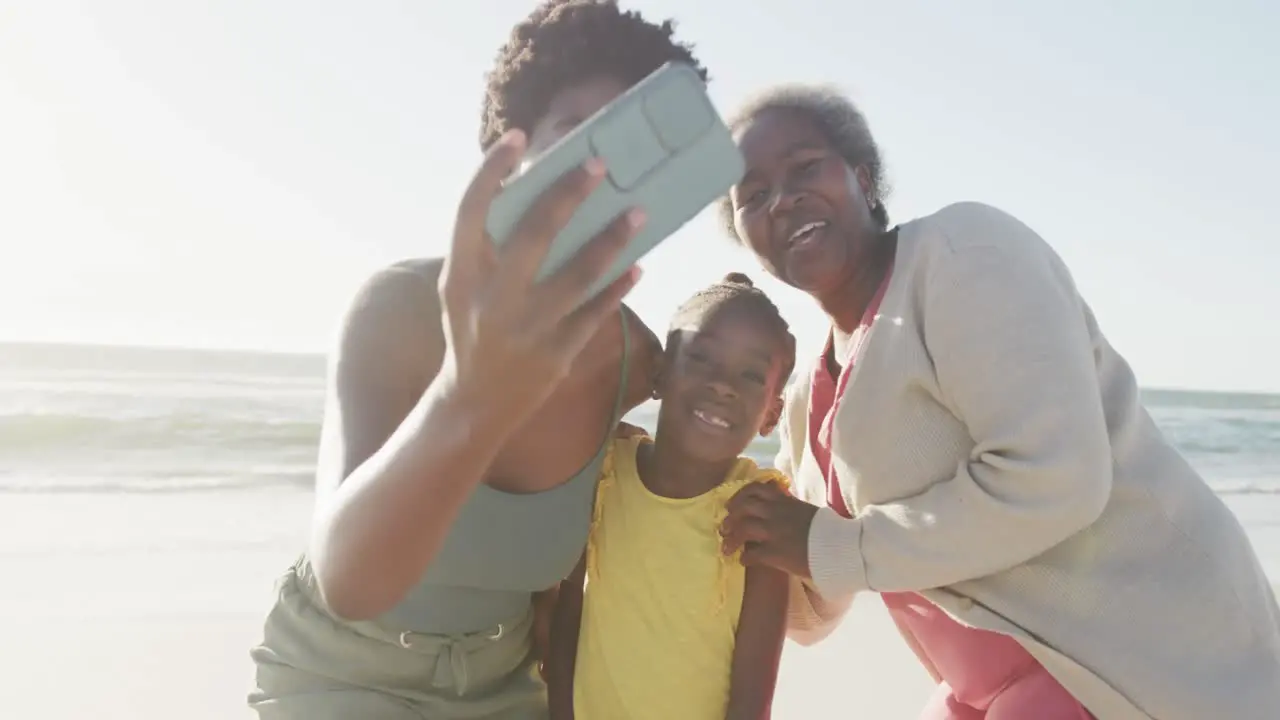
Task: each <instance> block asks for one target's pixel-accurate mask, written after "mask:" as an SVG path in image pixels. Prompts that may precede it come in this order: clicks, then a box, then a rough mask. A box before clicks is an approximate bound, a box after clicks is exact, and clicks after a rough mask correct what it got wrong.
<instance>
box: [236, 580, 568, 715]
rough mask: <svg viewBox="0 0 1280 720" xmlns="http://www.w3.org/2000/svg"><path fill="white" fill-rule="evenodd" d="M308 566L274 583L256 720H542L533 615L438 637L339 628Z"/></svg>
mask: <svg viewBox="0 0 1280 720" xmlns="http://www.w3.org/2000/svg"><path fill="white" fill-rule="evenodd" d="M318 598H319V593H318V592H317V591H316V588H315V582H314V578H313V577H312V575H311V571H310V565H309V563H307V562H306V561H305V560H303V561H300V562H299V563H298V564H297V565H295V566H294V567H293V568H291V569H290V571H289V572H288V573H287V574H286V575H285V576H284V577H283V578H281V580H280V581H279V583H278V587H277V596H276V603H275V606H274V607H273V608H272V610H271V613H270V614H269V615H268V616H267V621H266V625H265V628H264V633H263V640H262V643H261V644H260V645H258V646H257V647H255V648H253V650H252V651H251V652H250V655H251V657H252V658H253V662H254V664H255V665H256V666H257V676H256V677H257V682H256V687H255V688H254V690H253V691H252V692H251V693H250V694H249V706H250V707H252V708H253V709H254V710H255V711H257V713H258V717H259V718H261V720H303V718H307V719H309V720H357V719H359V720H424V719H425V720H436V719H437V718H439V719H440V720H454V719H455V718H459V719H461V718H468V719H472V718H474V719H477V720H545V718H546V717H547V704H546V703H547V701H546V687H545V685H544V684H543V682H542V680H541V679H540V678H539V677H538V675H537V672H536V671H535V665H534V659H533V653H532V629H533V611H532V608H530V611H529V613H528V614H527V615H525V616H524V617H520V618H514V619H513V621H512V622H511V623H503V624H502V625H500V626H497V627H495V628H494V629H493V630H492V631H488V632H481V633H475V634H471V635H459V636H441V635H423V634H420V633H412V632H403V633H402V632H397V631H395V630H394V629H388V628H384V627H382V626H380V625H379V624H377V623H374V622H346V621H342V620H338V619H336V618H335V617H333V616H332V615H330V614H329V613H328V612H327V611H325V610H324V609H323V605H322V604H321V602H320V601H319V599H318Z"/></svg>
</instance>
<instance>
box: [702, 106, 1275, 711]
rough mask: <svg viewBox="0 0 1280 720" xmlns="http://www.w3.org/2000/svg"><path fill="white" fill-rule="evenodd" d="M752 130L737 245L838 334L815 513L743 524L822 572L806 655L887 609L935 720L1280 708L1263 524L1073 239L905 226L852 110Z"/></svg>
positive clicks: (818, 384)
mask: <svg viewBox="0 0 1280 720" xmlns="http://www.w3.org/2000/svg"><path fill="white" fill-rule="evenodd" d="M733 128H734V130H735V133H736V137H737V140H738V143H739V147H740V148H741V149H742V151H743V154H744V155H745V156H746V160H747V168H748V169H747V172H746V174H745V176H744V177H743V179H742V181H741V182H740V183H738V185H736V186H735V187H734V188H733V190H732V193H731V195H730V197H729V199H728V200H727V201H726V203H725V205H724V207H723V210H724V213H723V215H724V219H725V222H726V226H727V228H728V229H729V231H730V232H731V233H732V234H733V235H734V237H736V238H738V239H740V241H741V242H743V243H744V244H745V245H746V246H748V247H749V248H750V249H751V250H752V252H754V253H755V255H756V257H757V259H758V260H759V261H760V264H761V265H762V266H764V268H765V269H766V270H768V271H769V272H770V273H772V274H773V275H774V276H776V277H777V278H779V279H780V280H782V281H783V282H786V283H788V284H790V285H791V286H793V287H796V288H799V289H800V290H802V291H804V292H805V293H807V294H808V295H810V296H811V297H812V298H813V300H814V302H815V304H816V306H817V308H818V309H821V311H822V312H823V313H825V314H826V315H827V317H828V319H829V320H830V323H831V333H830V337H829V339H828V342H827V345H826V348H825V349H824V350H823V352H822V353H821V354H819V355H818V356H817V357H815V358H814V360H813V362H812V364H811V365H810V367H809V368H808V369H802V370H801V372H800V374H799V379H798V381H797V382H796V383H795V384H794V385H793V387H792V389H791V392H790V394H789V396H788V399H787V409H786V412H785V414H784V419H783V421H782V423H781V428H782V449H781V453H780V455H779V459H778V465H779V467H780V468H781V469H783V470H784V471H785V472H787V473H789V474H792V475H794V485H795V486H796V488H797V492H798V493H799V494H800V496H801V498H800V499H797V498H794V497H791V496H789V495H787V494H785V493H783V492H781V491H778V490H777V489H776V488H772V487H769V486H759V487H756V486H752V487H749V488H747V489H744V490H742V491H741V492H740V493H739V494H738V495H737V496H735V498H734V500H733V501H732V503H731V507H730V514H729V517H728V518H727V519H726V521H725V523H724V526H723V528H722V530H723V533H724V534H725V536H726V540H725V545H726V549H727V550H730V551H731V550H733V549H735V548H738V547H742V546H744V545H745V553H744V555H743V558H744V562H747V563H749V564H751V563H759V564H765V565H772V566H774V567H778V568H781V569H784V570H786V571H787V572H789V573H791V574H792V575H795V576H798V577H799V578H801V580H802V588H803V592H802V593H796V594H795V595H794V596H793V604H792V619H791V625H792V628H793V636H794V637H796V638H797V639H799V640H801V641H804V642H814V641H816V640H818V639H820V638H821V637H822V636H824V635H825V634H826V633H828V632H829V631H830V629H831V627H832V626H833V624H834V623H835V622H837V621H838V619H839V617H840V615H841V614H842V613H843V611H844V610H845V609H846V608H847V607H848V603H849V602H850V600H851V599H852V597H853V596H854V595H855V594H857V593H859V592H867V591H874V592H877V593H879V594H880V596H881V598H882V599H883V602H884V603H885V605H886V606H887V608H888V610H889V612H890V615H891V616H892V617H893V618H894V620H895V621H896V622H897V624H898V627H899V629H900V630H901V631H902V634H903V636H904V638H905V640H906V641H907V643H908V644H909V645H910V646H911V647H912V649H913V650H914V651H915V652H916V654H917V655H918V657H919V658H920V661H921V662H922V664H923V665H924V667H925V668H926V670H927V671H928V672H929V673H930V674H931V675H932V676H933V678H934V679H935V680H936V681H937V683H938V688H937V692H936V694H935V696H934V698H933V700H932V702H931V703H930V705H929V707H928V708H927V709H926V710H925V711H924V714H923V715H922V716H921V717H922V718H926V719H937V720H942V719H944V718H951V719H954V720H961V719H966V718H986V719H987V720H1023V719H1026V718H1036V719H1037V720H1059V719H1067V718H1070V719H1072V720H1084V719H1085V718H1088V717H1090V716H1091V715H1090V714H1092V717H1096V718H1099V719H1100V720H1112V719H1113V718H1114V719H1128V718H1152V719H1155V718H1158V719H1159V720H1203V719H1205V718H1216V717H1221V718H1235V719H1237V720H1246V719H1248V720H1263V719H1264V718H1275V717H1277V716H1280V610H1278V609H1277V606H1276V599H1275V596H1274V594H1273V590H1272V588H1271V585H1270V584H1269V583H1268V580H1267V578H1266V577H1265V575H1264V574H1263V571H1262V568H1261V566H1260V564H1259V562H1258V559H1257V557H1256V556H1255V554H1254V552H1253V549H1252V548H1251V547H1250V544H1249V541H1248V539H1247V538H1246V536H1245V533H1244V530H1243V529H1242V528H1241V526H1240V524H1239V523H1238V522H1237V521H1236V518H1235V517H1234V516H1233V515H1232V513H1231V511H1230V510H1229V509H1228V508H1227V507H1226V505H1225V504H1224V503H1223V502H1222V501H1221V500H1220V499H1219V498H1218V497H1217V496H1216V495H1214V493H1213V492H1212V491H1211V490H1210V489H1209V487H1208V486H1207V485H1206V484H1205V482H1204V481H1203V480H1202V479H1201V478H1200V476H1199V475H1198V474H1197V473H1196V471H1195V470H1193V469H1192V468H1191V466H1190V465H1189V464H1188V463H1187V462H1186V461H1185V460H1184V459H1183V458H1182V457H1181V456H1180V455H1179V454H1178V452H1177V451H1176V450H1175V449H1174V448H1173V447H1172V446H1171V445H1170V443H1169V442H1168V441H1167V440H1166V439H1165V437H1164V436H1163V435H1162V434H1161V433H1160V431H1159V430H1158V429H1157V427H1156V426H1155V424H1154V423H1153V422H1152V420H1151V418H1150V417H1149V416H1148V414H1147V412H1146V411H1145V409H1144V408H1143V407H1142V405H1141V400H1140V395H1139V392H1138V384H1137V381H1136V380H1135V378H1134V376H1133V373H1132V372H1131V371H1130V369H1129V366H1128V365H1127V364H1126V363H1125V361H1124V359H1123V358H1122V357H1121V356H1120V355H1119V354H1118V353H1117V352H1116V351H1115V350H1114V349H1112V347H1111V346H1110V345H1109V344H1108V343H1107V340H1106V338H1105V337H1104V336H1103V334H1102V332H1101V330H1100V329H1099V326H1098V323H1097V322H1096V320H1095V319H1094V316H1093V313H1092V312H1091V311H1090V309H1089V307H1088V305H1087V304H1086V303H1085V302H1084V300H1083V299H1082V298H1081V297H1080V295H1079V293H1078V292H1077V290H1076V287H1075V285H1074V283H1073V281H1072V278H1071V275H1070V273H1069V272H1068V271H1067V268H1066V266H1065V265H1064V264H1063V262H1062V261H1061V260H1060V259H1059V258H1058V256H1057V255H1056V254H1055V253H1054V252H1053V250H1052V249H1051V248H1050V247H1049V246H1048V244H1046V243H1045V242H1044V240H1042V239H1041V238H1040V237H1039V236H1038V235H1036V233H1035V232H1034V231H1033V230H1031V229H1030V228H1029V227H1027V226H1026V225H1024V224H1022V223H1021V222H1019V221H1018V220H1016V219H1015V218H1013V217H1010V216H1009V215H1007V214H1005V213H1003V212H1001V211H999V210H996V209H994V208H992V207H989V206H985V205H980V204H977V203H962V204H957V205H952V206H949V207H947V208H944V209H943V210H941V211H939V212H937V213H935V214H933V215H930V216H927V217H923V218H919V219H916V220H912V221H910V222H907V223H905V224H903V225H900V226H897V227H891V226H890V224H889V220H888V214H887V212H886V211H885V205H884V193H883V189H884V188H883V183H882V177H883V172H884V171H883V165H882V162H881V158H880V153H879V149H878V148H877V146H876V143H875V141H874V139H873V138H872V136H871V134H870V132H869V131H868V129H867V124H866V121H865V119H864V118H863V116H862V115H861V113H860V112H858V110H857V109H856V108H855V107H854V106H853V105H852V104H850V103H849V102H848V101H847V100H845V99H844V98H843V97H841V96H839V95H838V94H834V93H831V92H828V91H825V90H822V89H815V88H807V87H800V88H784V89H780V90H776V91H774V92H771V93H769V94H767V95H765V96H763V97H762V98H761V99H760V100H759V101H757V102H756V103H754V104H752V105H750V106H748V107H747V108H746V109H745V110H744V111H743V112H742V113H741V115H740V116H739V117H738V119H737V120H736V121H735V122H734V123H733ZM811 503H813V504H811ZM854 715H855V713H854V711H853V710H852V709H851V710H850V711H849V713H848V715H847V716H848V717H853V716H854Z"/></svg>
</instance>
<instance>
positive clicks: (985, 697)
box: [809, 274, 1087, 717]
mask: <svg viewBox="0 0 1280 720" xmlns="http://www.w3.org/2000/svg"><path fill="white" fill-rule="evenodd" d="M888 286H889V274H886V276H885V279H884V281H883V282H882V283H881V284H880V289H879V290H878V291H877V292H876V295H875V297H874V298H873V299H872V301H871V303H870V304H869V305H868V306H867V310H866V312H865V313H864V314H863V316H862V320H861V322H860V323H859V326H858V329H857V331H856V335H857V339H856V341H855V343H854V346H853V348H852V349H851V351H850V353H849V357H848V358H846V359H845V362H844V366H843V368H842V370H841V372H840V376H839V377H838V378H836V377H832V375H831V372H830V370H829V367H828V364H827V358H828V357H829V355H830V353H831V351H832V350H831V348H832V344H831V341H830V339H828V341H827V346H826V348H825V349H824V350H823V353H822V357H821V358H820V359H819V362H818V363H817V366H816V367H815V368H814V373H813V384H812V392H811V394H810V397H809V447H810V451H811V452H812V453H813V456H814V458H815V459H816V460H817V461H818V465H819V467H820V468H821V469H822V474H823V477H824V478H825V479H826V484H827V504H828V505H829V506H830V507H831V509H832V510H835V511H836V512H837V513H839V514H840V515H842V516H844V517H852V513H850V511H849V508H848V506H847V505H846V503H845V501H844V494H843V493H842V492H841V490H840V480H839V478H838V477H836V472H835V468H834V467H833V466H832V464H831V429H832V428H831V426H832V423H833V422H834V418H835V415H836V410H837V408H838V407H839V404H840V402H839V401H840V398H841V396H843V395H844V391H845V386H846V385H847V384H848V381H849V371H850V369H851V368H852V367H853V364H854V361H855V360H856V358H857V356H858V350H859V349H860V348H861V346H862V343H863V342H864V341H865V338H866V336H867V332H868V330H869V329H870V327H871V322H872V320H873V319H874V318H875V316H876V313H877V312H878V311H879V309H880V302H881V301H882V300H883V299H884V294H885V290H886V289H887V288H888ZM880 596H881V598H882V599H883V600H884V604H885V605H886V606H887V607H888V609H889V613H890V614H891V615H892V616H893V618H894V620H895V621H896V622H897V624H898V626H899V628H901V629H902V631H903V632H905V633H909V634H910V635H911V636H912V639H913V640H914V641H915V643H916V644H917V645H918V646H919V649H920V652H922V653H923V654H924V655H925V656H926V657H927V659H928V662H929V663H931V664H932V665H933V666H934V669H935V670H936V671H937V673H938V674H939V675H940V676H941V677H942V680H943V682H945V683H946V684H947V685H949V686H950V688H951V693H952V695H953V696H954V699H955V700H958V701H960V702H961V703H964V704H965V705H967V706H969V707H972V708H978V709H986V708H988V707H989V706H990V705H991V702H992V700H994V699H995V698H996V696H998V695H999V694H1000V693H1001V692H1003V691H1004V690H1005V689H1006V688H1008V687H1009V686H1010V685H1012V684H1013V683H1014V682H1016V681H1017V680H1019V679H1021V678H1023V677H1026V676H1027V675H1029V674H1031V673H1033V672H1035V671H1037V670H1039V671H1041V672H1043V669H1042V668H1041V667H1040V664H1039V663H1038V662H1036V660H1035V658H1033V657H1032V656H1031V654H1030V653H1028V652H1027V651H1026V649H1025V648H1023V647H1022V646H1021V645H1019V644H1018V642H1017V641H1016V640H1014V639H1013V638H1011V637H1008V636H1006V635H1001V634H999V633H993V632H988V631H985V630H979V629H976V628H970V627H967V626H964V625H961V624H960V623H959V622H957V621H955V620H954V619H952V618H951V616H950V615H947V614H946V613H945V612H943V611H942V610H941V609H939V608H938V607H937V606H936V605H934V604H933V603H931V602H929V601H928V600H926V599H924V597H922V596H921V595H919V594H918V593H913V592H897V593H894V592H882V593H880ZM1083 716H1084V717H1087V715H1083Z"/></svg>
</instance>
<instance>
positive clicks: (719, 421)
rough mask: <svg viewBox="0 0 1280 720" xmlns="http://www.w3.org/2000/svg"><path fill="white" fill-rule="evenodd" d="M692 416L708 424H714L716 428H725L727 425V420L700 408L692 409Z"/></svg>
mask: <svg viewBox="0 0 1280 720" xmlns="http://www.w3.org/2000/svg"><path fill="white" fill-rule="evenodd" d="M693 416H694V417H696V418H698V419H699V420H701V421H702V422H704V423H706V424H708V425H714V426H716V427H718V428H726V429H727V428H728V427H729V421H727V420H725V419H724V418H720V417H716V416H715V415H711V414H709V413H705V412H703V411H701V410H694V411H693Z"/></svg>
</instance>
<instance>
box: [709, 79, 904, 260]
mask: <svg viewBox="0 0 1280 720" xmlns="http://www.w3.org/2000/svg"><path fill="white" fill-rule="evenodd" d="M769 110H789V111H792V112H798V113H802V114H804V115H807V116H808V117H810V118H812V119H813V122H814V123H815V124H816V125H817V126H818V129H819V130H820V131H821V132H822V134H823V135H825V136H826V137H827V140H828V141H830V142H831V144H832V145H833V146H835V149H836V152H838V153H840V156H841V157H843V158H844V161H845V162H847V163H848V164H849V167H853V168H856V167H864V168H866V171H867V173H868V174H870V176H871V187H872V194H873V199H874V200H875V202H876V204H875V207H874V208H872V211H871V215H872V217H873V218H874V219H875V220H876V222H877V223H879V224H880V227H881V228H888V227H889V213H888V211H887V210H885V207H884V200H885V197H886V196H887V195H888V193H889V187H888V183H887V182H886V181H885V178H884V161H883V159H882V158H881V156H880V147H879V146H878V145H876V141H875V138H874V137H872V136H871V129H870V128H869V127H868V126H867V118H866V117H865V116H863V114H862V111H861V110H859V109H858V108H857V106H856V105H854V104H853V101H851V100H849V98H847V97H846V96H845V95H844V93H842V92H840V91H839V90H837V89H835V88H833V87H830V86H825V85H779V86H775V87H772V88H770V89H768V90H765V91H764V92H762V93H760V94H759V95H756V96H755V97H754V98H752V99H751V100H750V101H748V102H747V104H746V105H744V106H743V107H741V108H739V109H738V111H737V112H736V113H734V114H733V115H732V116H731V117H730V119H729V123H728V124H729V129H730V130H733V131H737V130H738V129H739V128H741V127H742V126H743V125H745V124H746V123H747V122H749V121H750V120H751V119H753V118H755V117H756V116H758V115H760V114H761V113H763V112H766V111H769ZM719 210H720V220H721V224H722V225H723V226H724V228H725V229H726V230H727V231H728V233H729V236H730V237H733V238H737V239H739V240H740V239H741V238H738V233H737V230H736V229H735V228H734V224H733V202H732V201H731V200H730V199H729V196H728V195H726V196H724V197H723V198H721V200H720V207H719Z"/></svg>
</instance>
